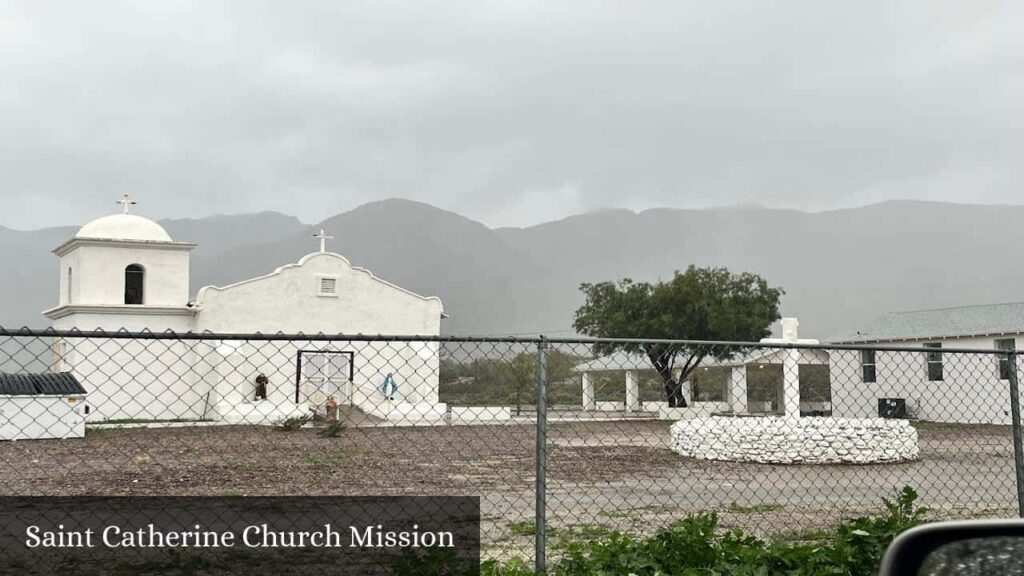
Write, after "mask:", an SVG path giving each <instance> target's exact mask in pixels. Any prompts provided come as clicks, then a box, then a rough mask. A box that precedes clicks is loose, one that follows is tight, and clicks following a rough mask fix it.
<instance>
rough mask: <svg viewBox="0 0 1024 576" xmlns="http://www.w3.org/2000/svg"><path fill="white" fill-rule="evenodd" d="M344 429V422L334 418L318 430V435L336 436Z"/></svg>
mask: <svg viewBox="0 0 1024 576" xmlns="http://www.w3.org/2000/svg"><path fill="white" fill-rule="evenodd" d="M344 431H345V423H344V422H342V421H341V420H334V421H332V422H330V423H329V424H327V426H324V427H323V428H322V429H321V430H320V435H321V436H323V437H324V438H337V437H338V436H341V433H342V432H344Z"/></svg>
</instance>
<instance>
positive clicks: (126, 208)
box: [114, 194, 138, 214]
mask: <svg viewBox="0 0 1024 576" xmlns="http://www.w3.org/2000/svg"><path fill="white" fill-rule="evenodd" d="M114 204H120V205H121V206H123V207H124V213H125V214H128V212H129V210H130V209H131V207H132V206H135V205H136V204H138V202H136V201H135V200H132V199H131V198H129V197H128V195H127V194H125V195H124V197H122V198H121V199H120V200H117V201H116V202H114Z"/></svg>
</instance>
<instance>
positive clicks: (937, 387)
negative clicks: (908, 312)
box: [830, 337, 1024, 424]
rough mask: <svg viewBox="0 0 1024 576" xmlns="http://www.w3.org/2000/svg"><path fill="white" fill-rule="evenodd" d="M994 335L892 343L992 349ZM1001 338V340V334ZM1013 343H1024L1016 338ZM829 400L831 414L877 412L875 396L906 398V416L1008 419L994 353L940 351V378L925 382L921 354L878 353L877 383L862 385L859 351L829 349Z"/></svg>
mask: <svg viewBox="0 0 1024 576" xmlns="http://www.w3.org/2000/svg"><path fill="white" fill-rule="evenodd" d="M996 339H997V338H994V337H993V338H950V339H944V340H928V341H913V342H898V343H889V344H890V345H898V346H909V347H918V346H921V345H923V344H924V343H925V342H938V341H941V342H942V345H943V347H944V348H966V349H976V350H992V349H993V348H995V340H996ZM999 339H1001V338H999ZM1016 342H1017V346H1018V347H1019V346H1021V344H1024V342H1022V339H1021V338H1020V337H1017V338H1016ZM830 356H831V361H832V368H831V378H832V404H833V414H834V415H835V416H842V417H851V418H867V417H873V416H877V415H878V399H880V398H904V399H906V401H907V411H908V413H909V416H911V417H913V418H920V419H922V420H931V421H935V422H960V423H987V424H1009V423H1010V396H1009V382H1008V381H1007V380H1000V378H999V363H998V357H997V356H995V355H990V354H956V353H950V352H947V353H944V354H943V357H942V360H943V379H942V380H941V381H930V380H928V372H927V366H926V360H925V354H924V353H907V352H876V358H875V361H876V369H875V370H876V381H875V382H874V383H865V382H864V381H863V377H862V371H861V357H860V352H859V351H841V350H833V351H831V352H830Z"/></svg>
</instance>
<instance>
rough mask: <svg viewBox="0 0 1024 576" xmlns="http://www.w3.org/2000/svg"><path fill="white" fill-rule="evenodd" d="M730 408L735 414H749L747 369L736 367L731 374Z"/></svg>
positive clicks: (744, 366)
mask: <svg viewBox="0 0 1024 576" xmlns="http://www.w3.org/2000/svg"><path fill="white" fill-rule="evenodd" d="M729 407H730V408H731V409H732V412H733V414H746V413H747V367H746V365H740V366H734V367H733V369H732V372H731V373H730V374H729Z"/></svg>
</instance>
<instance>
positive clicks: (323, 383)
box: [295, 350, 355, 406]
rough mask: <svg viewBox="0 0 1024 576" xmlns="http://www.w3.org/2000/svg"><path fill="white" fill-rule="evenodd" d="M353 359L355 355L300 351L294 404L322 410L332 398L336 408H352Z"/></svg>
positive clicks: (327, 351) (330, 351) (351, 353)
mask: <svg viewBox="0 0 1024 576" xmlns="http://www.w3.org/2000/svg"><path fill="white" fill-rule="evenodd" d="M354 359H355V353H354V352H347V351H339V350H299V354H298V358H297V360H296V378H295V380H296V381H295V402H296V403H297V404H300V403H303V402H308V403H309V404H312V405H314V406H323V405H324V403H326V402H327V399H328V398H330V397H331V396H333V397H334V399H335V400H336V401H337V402H338V404H339V405H343V404H351V403H352V378H353V376H354V375H355V369H354V366H353V364H354Z"/></svg>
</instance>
